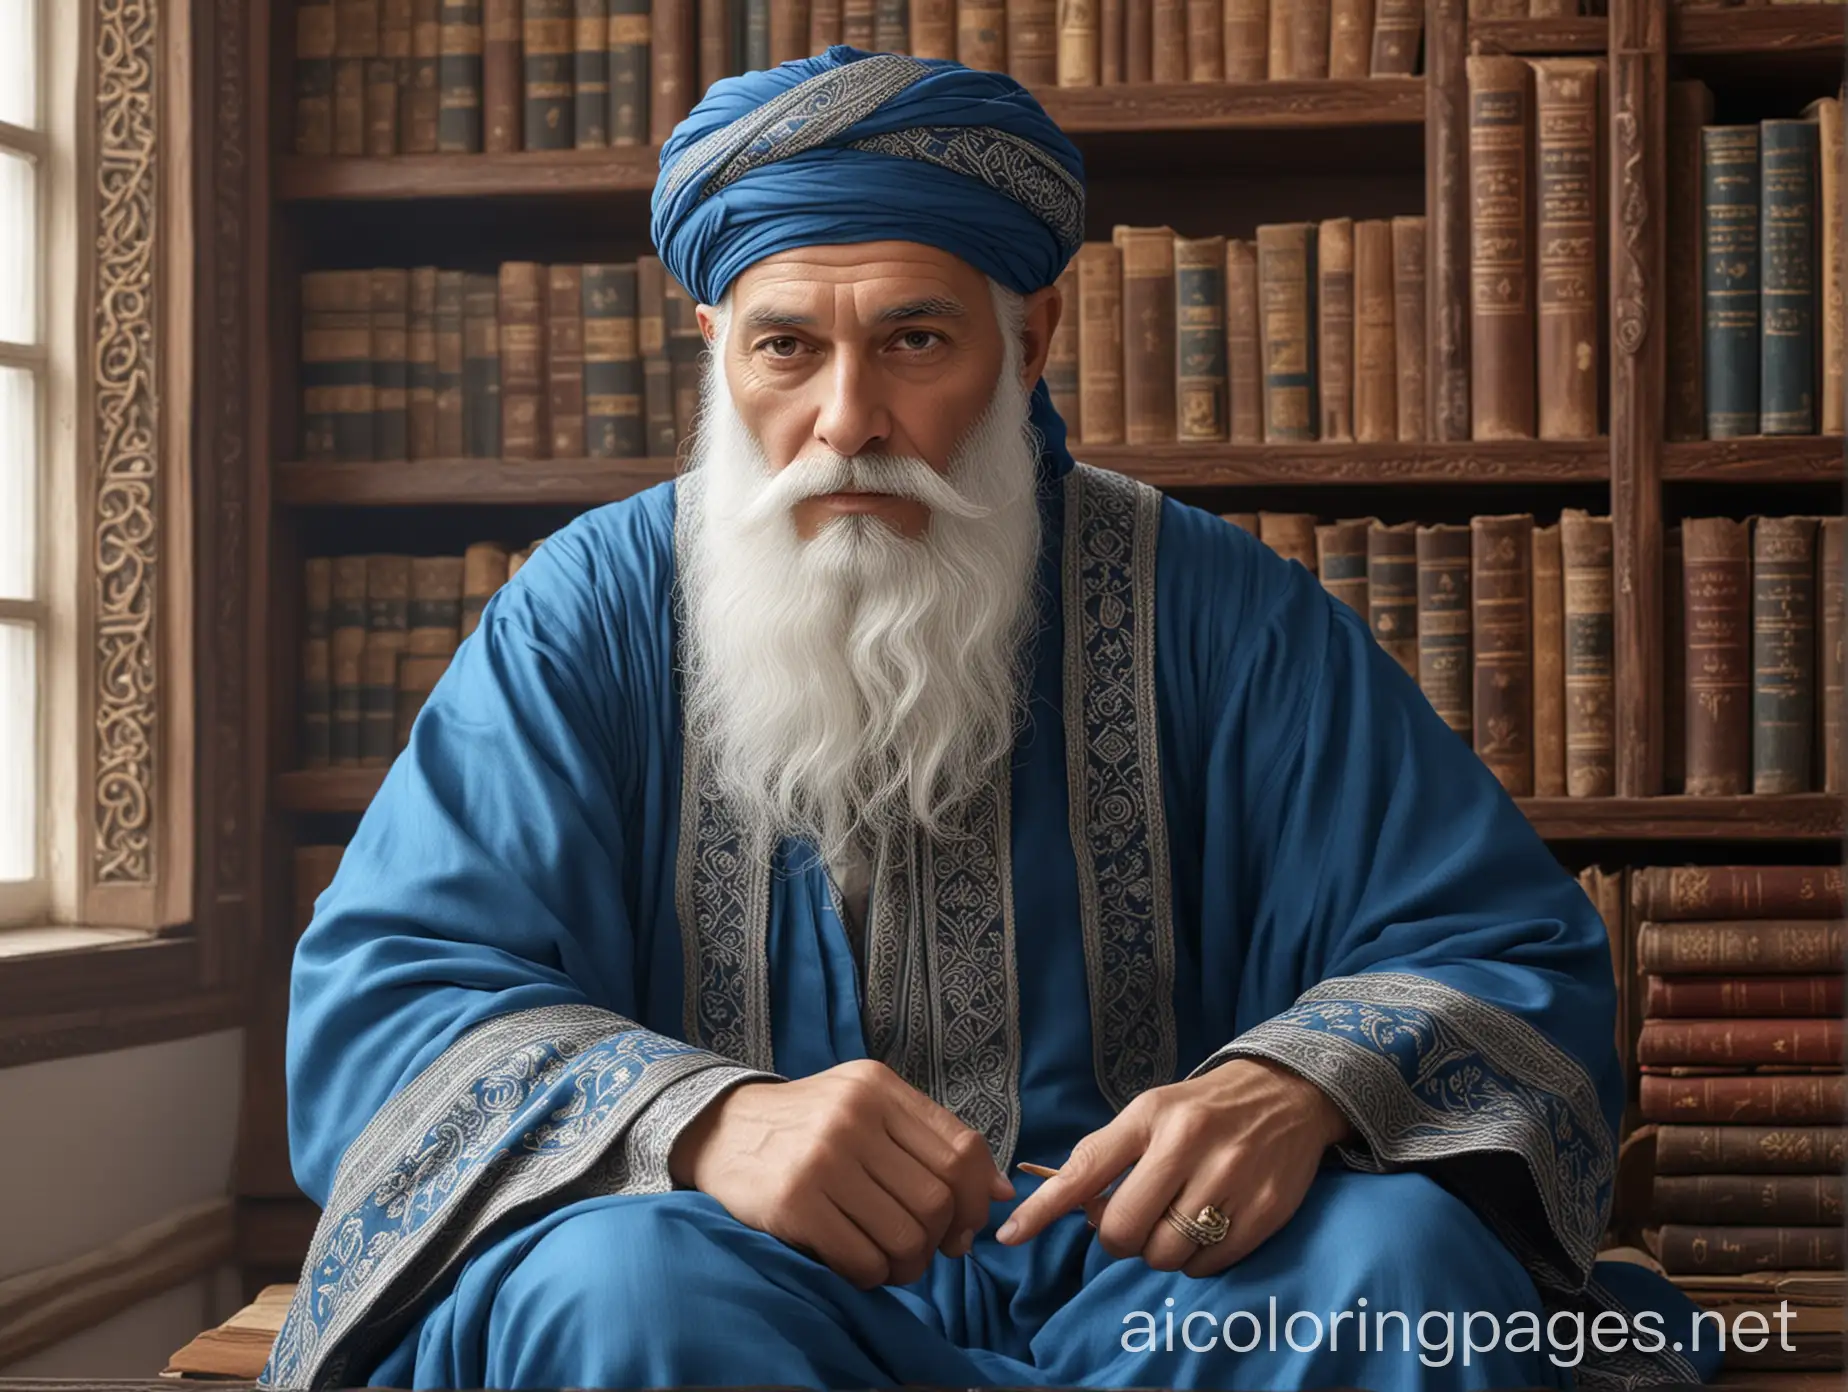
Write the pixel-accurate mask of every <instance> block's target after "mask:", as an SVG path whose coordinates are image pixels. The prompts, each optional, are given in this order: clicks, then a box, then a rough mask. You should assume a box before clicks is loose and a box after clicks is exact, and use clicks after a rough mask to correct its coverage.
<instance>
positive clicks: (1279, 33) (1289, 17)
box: [1270, 0, 1332, 79]
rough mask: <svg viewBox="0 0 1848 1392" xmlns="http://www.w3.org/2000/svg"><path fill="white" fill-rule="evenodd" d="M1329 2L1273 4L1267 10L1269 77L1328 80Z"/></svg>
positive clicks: (1305, 0) (1285, 0)
mask: <svg viewBox="0 0 1848 1392" xmlns="http://www.w3.org/2000/svg"><path fill="white" fill-rule="evenodd" d="M1331 19H1332V16H1331V14H1330V0H1300V3H1297V2H1295V0H1273V3H1272V5H1271V10H1270V75H1271V77H1272V78H1273V79H1276V78H1323V77H1327V76H1328V40H1329V26H1330V22H1331Z"/></svg>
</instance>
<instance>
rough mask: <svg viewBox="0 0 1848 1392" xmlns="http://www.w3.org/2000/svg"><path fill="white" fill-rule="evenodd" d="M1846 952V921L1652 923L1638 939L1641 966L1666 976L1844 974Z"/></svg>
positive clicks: (1727, 920) (1725, 920)
mask: <svg viewBox="0 0 1848 1392" xmlns="http://www.w3.org/2000/svg"><path fill="white" fill-rule="evenodd" d="M1844 952H1848V935H1845V925H1844V923H1843V920H1841V919H1801V918H1796V919H1790V918H1767V919H1756V920H1748V921H1738V920H1729V919H1684V920H1681V921H1678V922H1673V923H1656V922H1654V921H1653V920H1652V921H1648V922H1645V923H1644V924H1643V925H1642V927H1641V929H1640V930H1639V931H1638V933H1637V935H1636V960H1637V963H1638V965H1639V966H1640V967H1641V968H1642V969H1643V970H1644V971H1648V972H1655V973H1657V974H1658V975H1661V976H1735V975H1737V976H1784V975H1789V974H1791V973H1800V972H1840V971H1841V969H1842V956H1843V953H1844Z"/></svg>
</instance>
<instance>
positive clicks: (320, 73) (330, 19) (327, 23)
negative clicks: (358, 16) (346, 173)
mask: <svg viewBox="0 0 1848 1392" xmlns="http://www.w3.org/2000/svg"><path fill="white" fill-rule="evenodd" d="M334 34H335V29H334V0H301V3H300V4H298V5H297V6H296V7H295V153H296V154H298V155H331V154H333V153H334Z"/></svg>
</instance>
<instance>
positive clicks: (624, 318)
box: [583, 263, 648, 459]
mask: <svg viewBox="0 0 1848 1392" xmlns="http://www.w3.org/2000/svg"><path fill="white" fill-rule="evenodd" d="M635 279H636V274H635V266H634V265H633V263H624V264H621V265H589V266H585V267H584V269H583V283H584V285H583V291H584V293H583V317H584V411H585V417H586V420H585V426H584V433H585V447H586V451H587V452H588V453H589V454H590V455H591V457H593V458H596V459H645V458H647V456H648V426H647V416H646V414H645V412H644V410H643V397H644V394H645V391H646V387H645V385H644V378H643V369H642V357H641V344H640V336H639V333H638V330H637V325H636V318H635V298H636V289H635Z"/></svg>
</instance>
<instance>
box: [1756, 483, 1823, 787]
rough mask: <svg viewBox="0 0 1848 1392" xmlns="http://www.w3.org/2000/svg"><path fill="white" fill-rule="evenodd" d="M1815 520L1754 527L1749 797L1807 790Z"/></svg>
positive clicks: (1779, 520)
mask: <svg viewBox="0 0 1848 1392" xmlns="http://www.w3.org/2000/svg"><path fill="white" fill-rule="evenodd" d="M1815 702H1816V519H1815V518H1813V517H1761V518H1759V519H1758V521H1757V523H1756V525H1754V526H1753V528H1752V791H1753V792H1754V793H1758V794H1766V793H1800V792H1804V791H1806V790H1807V789H1808V788H1809V785H1810V776H1809V775H1810V756H1811V753H1812V751H1813V748H1814V744H1813V736H1814V734H1815V724H1816V706H1815Z"/></svg>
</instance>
